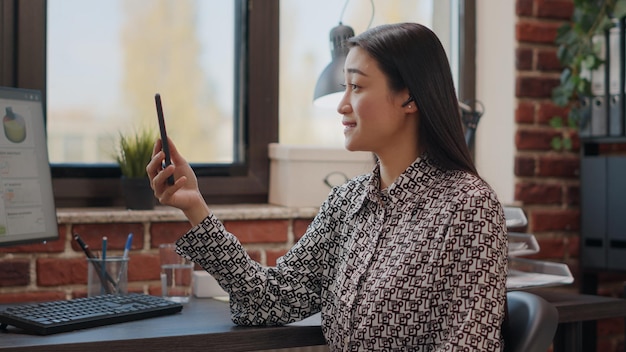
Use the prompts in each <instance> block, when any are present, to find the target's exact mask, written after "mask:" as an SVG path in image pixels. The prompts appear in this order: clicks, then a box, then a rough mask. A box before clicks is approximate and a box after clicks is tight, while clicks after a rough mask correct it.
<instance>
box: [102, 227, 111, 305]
mask: <svg viewBox="0 0 626 352" xmlns="http://www.w3.org/2000/svg"><path fill="white" fill-rule="evenodd" d="M107 240H108V239H107V236H104V237H102V266H101V267H100V269H101V270H102V275H101V277H105V276H106V275H107V262H106V260H107ZM105 287H106V288H108V287H109V285H108V284H107V282H106V281H104V282H103V285H100V294H102V295H103V294H104V292H105ZM106 291H107V293H111V292H109V290H106Z"/></svg>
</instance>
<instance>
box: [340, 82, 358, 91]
mask: <svg viewBox="0 0 626 352" xmlns="http://www.w3.org/2000/svg"><path fill="white" fill-rule="evenodd" d="M341 86H342V87H343V88H344V89H347V88H350V89H351V90H355V89H358V88H359V86H357V85H356V84H353V83H342V84H341Z"/></svg>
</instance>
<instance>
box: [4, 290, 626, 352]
mask: <svg viewBox="0 0 626 352" xmlns="http://www.w3.org/2000/svg"><path fill="white" fill-rule="evenodd" d="M531 292H533V293H535V294H537V295H539V296H541V297H543V298H545V299H546V300H547V301H549V302H551V303H552V304H554V305H555V306H556V308H557V309H558V311H559V322H560V324H559V328H558V330H557V335H556V336H555V340H554V351H555V352H558V351H568V352H570V351H581V350H582V343H581V341H582V339H583V336H582V322H584V321H591V320H599V319H606V318H616V317H626V300H624V299H619V298H610V297H601V296H591V295H579V294H569V293H561V292H558V291H549V290H533V291H531ZM9 331H10V332H9V333H4V334H2V333H0V351H14V352H23V351H37V352H40V351H52V352H54V351H63V352H66V351H67V352H73V351H81V352H82V351H89V350H91V351H98V352H100V351H103V352H106V351H112V352H124V351H157V352H158V351H172V350H177V351H191V352H193V351H202V352H205V351H211V350H215V351H225V352H228V351H254V350H264V349H279V348H289V347H300V346H314V345H323V344H324V343H325V341H324V338H323V336H322V331H321V329H320V327H319V320H316V319H310V320H306V321H304V322H303V323H298V324H297V325H294V326H286V327H239V326H235V325H234V324H233V323H232V322H231V320H230V311H229V308H228V304H227V303H224V302H221V301H216V300H213V299H193V300H192V301H191V302H190V303H188V304H186V305H185V307H184V308H183V311H182V312H181V313H179V314H175V315H171V316H165V317H159V318H150V319H145V320H139V321H134V322H128V323H122V324H115V325H109V326H103V327H98V328H92V329H87V330H79V331H74V332H68V333H61V334H54V335H49V336H34V335H26V334H21V333H16V332H18V331H17V330H15V329H12V328H9Z"/></svg>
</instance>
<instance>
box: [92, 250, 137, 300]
mask: <svg viewBox="0 0 626 352" xmlns="http://www.w3.org/2000/svg"><path fill="white" fill-rule="evenodd" d="M109 293H110V294H127V293H128V258H124V257H109V258H106V259H105V260H104V261H103V260H102V259H100V258H87V295H88V296H89V297H91V296H98V295H103V294H109Z"/></svg>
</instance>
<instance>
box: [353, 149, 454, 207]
mask: <svg viewBox="0 0 626 352" xmlns="http://www.w3.org/2000/svg"><path fill="white" fill-rule="evenodd" d="M443 173H444V170H443V169H441V167H439V166H438V165H437V164H436V163H435V161H434V160H433V159H431V158H430V157H429V156H428V154H427V153H424V154H422V155H421V156H419V157H418V158H417V159H415V161H414V162H413V163H412V164H411V165H410V166H409V167H408V168H407V169H406V170H405V171H404V172H403V173H402V174H400V176H398V178H397V179H396V180H395V181H394V182H393V183H392V184H391V185H389V187H387V189H386V193H387V196H388V197H389V200H390V201H391V202H392V203H395V202H397V201H404V202H406V201H410V200H411V199H414V198H416V197H419V196H421V194H422V193H423V192H424V191H425V190H426V189H428V188H429V187H430V185H431V184H432V183H433V182H434V181H435V180H436V179H438V178H440V177H441V176H442V175H443ZM364 185H365V192H363V193H362V194H360V195H359V197H358V198H357V199H356V200H355V203H354V207H353V208H352V211H351V212H350V213H349V214H348V215H353V214H355V213H356V212H358V211H359V210H360V209H361V208H362V207H363V206H364V204H365V202H366V200H367V201H371V202H375V203H379V202H380V201H381V193H382V192H381V190H380V164H379V163H378V162H377V163H376V166H375V167H374V170H372V173H371V174H370V177H369V179H367V180H366V182H365V184H364Z"/></svg>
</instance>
